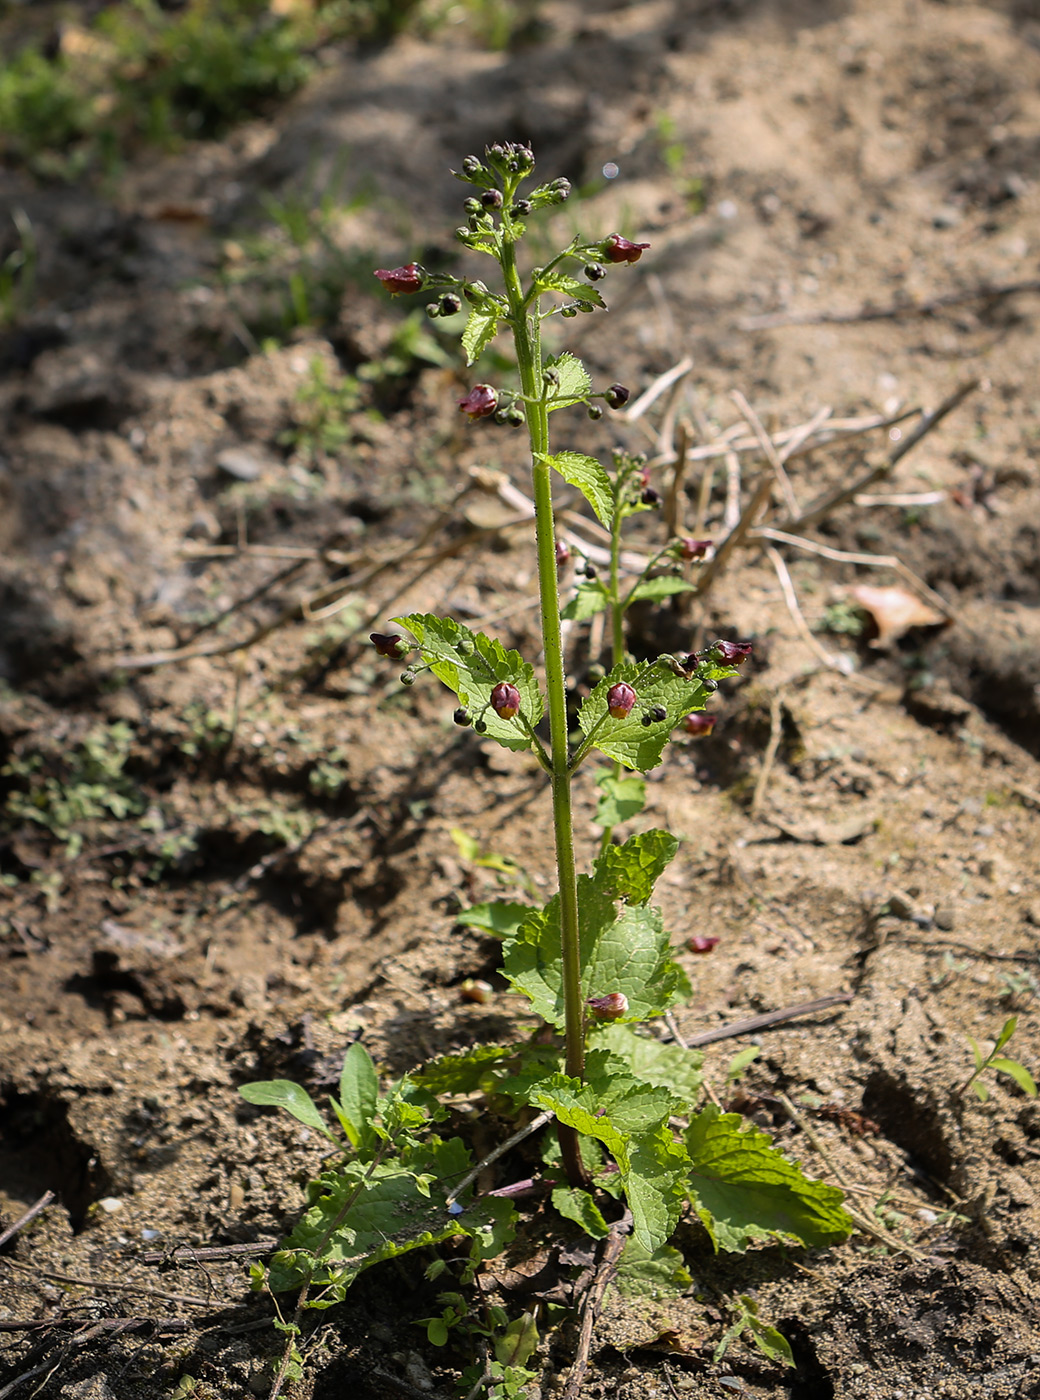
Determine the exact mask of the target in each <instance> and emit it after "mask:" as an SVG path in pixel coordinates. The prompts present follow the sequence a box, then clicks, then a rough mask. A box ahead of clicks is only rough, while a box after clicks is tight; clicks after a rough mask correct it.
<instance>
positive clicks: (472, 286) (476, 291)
mask: <svg viewBox="0 0 1040 1400" xmlns="http://www.w3.org/2000/svg"><path fill="white" fill-rule="evenodd" d="M462 295H463V296H464V297H465V298H466V300H467V301H468V302H470V303H471V305H473V306H483V305H484V303H485V302H486V301H487V299H488V297H489V296H490V295H491V293H490V292H489V291H488V286H487V283H486V282H467V283H466V285H465V286H464V287H463V289H462Z"/></svg>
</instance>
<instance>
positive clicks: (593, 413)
mask: <svg viewBox="0 0 1040 1400" xmlns="http://www.w3.org/2000/svg"><path fill="white" fill-rule="evenodd" d="M586 412H587V413H588V415H589V417H590V418H591V419H592V421H593V422H594V423H598V422H599V420H600V419H601V418H602V417H603V410H602V409H601V408H600V406H599V404H598V403H590V404H589V406H588V409H587V410H586Z"/></svg>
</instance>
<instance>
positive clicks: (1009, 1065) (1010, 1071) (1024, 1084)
mask: <svg viewBox="0 0 1040 1400" xmlns="http://www.w3.org/2000/svg"><path fill="white" fill-rule="evenodd" d="M990 1064H991V1065H992V1066H993V1068H994V1069H997V1070H999V1071H1000V1072H1001V1074H1007V1075H1010V1077H1011V1078H1012V1079H1013V1080H1014V1081H1015V1083H1016V1084H1017V1085H1018V1087H1019V1088H1020V1089H1021V1090H1022V1092H1023V1093H1024V1094H1028V1095H1029V1097H1030V1098H1031V1099H1035V1098H1036V1080H1035V1079H1034V1078H1033V1076H1032V1075H1031V1074H1030V1073H1029V1071H1028V1070H1027V1069H1026V1067H1025V1065H1020V1064H1019V1062H1018V1061H1017V1060H1009V1059H1008V1058H1007V1056H1006V1055H995V1056H994V1057H993V1059H992V1060H990Z"/></svg>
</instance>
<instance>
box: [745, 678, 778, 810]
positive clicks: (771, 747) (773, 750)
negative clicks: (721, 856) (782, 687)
mask: <svg viewBox="0 0 1040 1400" xmlns="http://www.w3.org/2000/svg"><path fill="white" fill-rule="evenodd" d="M783 718H784V707H783V701H782V700H781V699H780V692H779V691H776V692H774V694H772V695H771V696H770V697H769V743H768V744H767V745H766V751H765V753H764V754H763V755H762V767H761V770H760V771H759V774H758V781H757V782H756V783H755V793H754V796H753V797H752V799H751V819H752V821H754V819H755V818H756V817H757V816H758V814H759V812H760V811H761V810H762V803H763V802H764V801H765V796H766V788H767V786H768V785H769V775H770V774H771V773H772V771H773V764H774V763H775V762H776V755H777V750H778V749H779V748H780V739H781V737H782V735H783V732H784V725H783Z"/></svg>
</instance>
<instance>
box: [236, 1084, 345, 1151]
mask: <svg viewBox="0 0 1040 1400" xmlns="http://www.w3.org/2000/svg"><path fill="white" fill-rule="evenodd" d="M238 1092H239V1093H240V1094H241V1095H242V1097H243V1098H244V1099H245V1101H246V1103H253V1104H257V1105H259V1106H260V1107H263V1108H284V1109H285V1111H286V1113H291V1114H292V1116H293V1117H294V1118H296V1119H297V1120H298V1121H299V1122H301V1123H305V1124H306V1125H307V1127H308V1128H314V1129H315V1130H316V1131H317V1132H319V1133H321V1134H322V1136H323V1137H327V1138H328V1139H329V1141H330V1142H335V1141H336V1139H335V1137H334V1136H333V1135H332V1133H330V1132H329V1126H328V1124H327V1123H326V1122H325V1119H324V1118H323V1117H322V1116H321V1114H320V1113H319V1111H318V1108H317V1105H316V1104H315V1102H314V1100H313V1099H312V1098H311V1096H310V1094H308V1092H307V1090H306V1089H304V1088H301V1086H300V1085H299V1084H294V1083H293V1081H292V1080H291V1079H262V1080H258V1081H257V1082H256V1083H255V1084H242V1085H241V1086H240V1087H239V1090H238Z"/></svg>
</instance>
